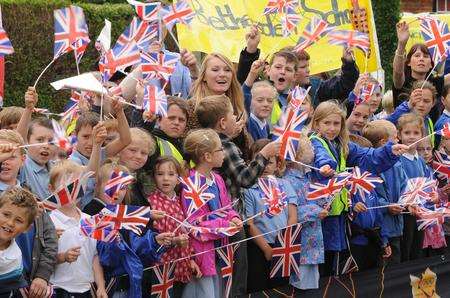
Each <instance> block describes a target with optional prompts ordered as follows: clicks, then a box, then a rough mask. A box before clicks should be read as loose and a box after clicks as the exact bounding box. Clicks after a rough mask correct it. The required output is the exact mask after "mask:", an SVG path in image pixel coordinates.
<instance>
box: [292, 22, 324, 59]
mask: <svg viewBox="0 0 450 298" xmlns="http://www.w3.org/2000/svg"><path fill="white" fill-rule="evenodd" d="M331 29H332V28H329V27H328V23H327V22H326V21H324V20H322V19H319V18H318V17H316V16H314V17H313V18H312V19H311V21H310V22H309V23H308V25H306V27H305V30H304V31H303V32H302V35H301V36H300V38H299V39H298V41H297V45H296V46H295V47H294V51H295V52H301V51H303V50H305V49H306V48H307V47H309V46H310V45H312V44H313V43H315V42H317V41H318V40H319V39H321V38H322V37H324V36H325V35H327V34H328V32H330V30H331Z"/></svg>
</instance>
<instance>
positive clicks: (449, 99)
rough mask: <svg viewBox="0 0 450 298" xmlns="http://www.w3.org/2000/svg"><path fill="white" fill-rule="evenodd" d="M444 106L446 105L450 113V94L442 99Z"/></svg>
mask: <svg viewBox="0 0 450 298" xmlns="http://www.w3.org/2000/svg"><path fill="white" fill-rule="evenodd" d="M442 104H443V105H444V107H445V109H446V110H447V111H450V92H449V93H448V94H447V96H446V97H445V98H442Z"/></svg>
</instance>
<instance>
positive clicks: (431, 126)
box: [427, 118, 435, 148]
mask: <svg viewBox="0 0 450 298" xmlns="http://www.w3.org/2000/svg"><path fill="white" fill-rule="evenodd" d="M427 121H428V135H431V137H430V139H431V147H433V148H434V140H435V138H434V133H433V132H434V124H433V121H432V120H431V119H430V118H428V119H427Z"/></svg>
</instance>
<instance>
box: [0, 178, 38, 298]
mask: <svg viewBox="0 0 450 298" xmlns="http://www.w3.org/2000/svg"><path fill="white" fill-rule="evenodd" d="M37 209H38V207H37V203H36V199H35V197H34V195H33V194H32V193H30V192H29V191H26V190H24V189H21V188H20V187H11V188H9V189H8V190H6V191H4V192H3V193H2V194H1V195H0V227H1V229H0V296H1V297H5V296H6V297H10V296H11V294H12V291H14V290H18V289H19V288H22V287H25V286H26V285H27V283H26V281H25V279H24V277H23V274H22V273H23V264H22V252H21V250H20V248H19V246H18V245H17V244H16V242H15V238H16V236H17V235H19V234H21V233H23V232H25V231H26V230H27V229H28V228H29V227H30V225H31V224H32V223H33V220H34V218H35V217H36V214H37Z"/></svg>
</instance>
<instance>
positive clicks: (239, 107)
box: [191, 53, 246, 117]
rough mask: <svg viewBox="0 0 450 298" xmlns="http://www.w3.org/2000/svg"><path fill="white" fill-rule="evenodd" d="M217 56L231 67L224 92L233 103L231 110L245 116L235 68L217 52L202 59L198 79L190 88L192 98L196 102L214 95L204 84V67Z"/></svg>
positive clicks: (242, 97)
mask: <svg viewBox="0 0 450 298" xmlns="http://www.w3.org/2000/svg"><path fill="white" fill-rule="evenodd" d="M213 58H218V59H220V60H221V61H222V62H223V63H225V64H226V65H227V66H228V67H229V68H230V69H231V73H232V76H231V85H230V88H228V90H227V91H226V92H225V95H226V96H228V98H230V101H231V104H232V105H233V111H234V114H235V115H239V114H241V113H244V117H245V116H246V113H245V107H244V94H243V93H242V89H241V85H240V84H239V82H238V80H237V76H236V70H235V68H234V66H233V63H232V62H231V61H230V59H228V58H227V57H225V56H224V55H222V54H219V53H211V54H209V55H208V56H206V58H205V59H204V60H203V63H202V66H201V68H200V74H199V76H198V79H197V80H196V81H195V82H194V84H193V86H192V90H191V95H192V98H193V99H194V100H195V103H196V104H197V103H198V102H199V101H200V100H202V99H203V98H205V97H206V96H209V95H214V94H213V93H212V92H211V90H210V89H209V88H208V86H207V85H206V80H205V76H206V68H207V66H208V62H209V61H210V60H211V59H213Z"/></svg>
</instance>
